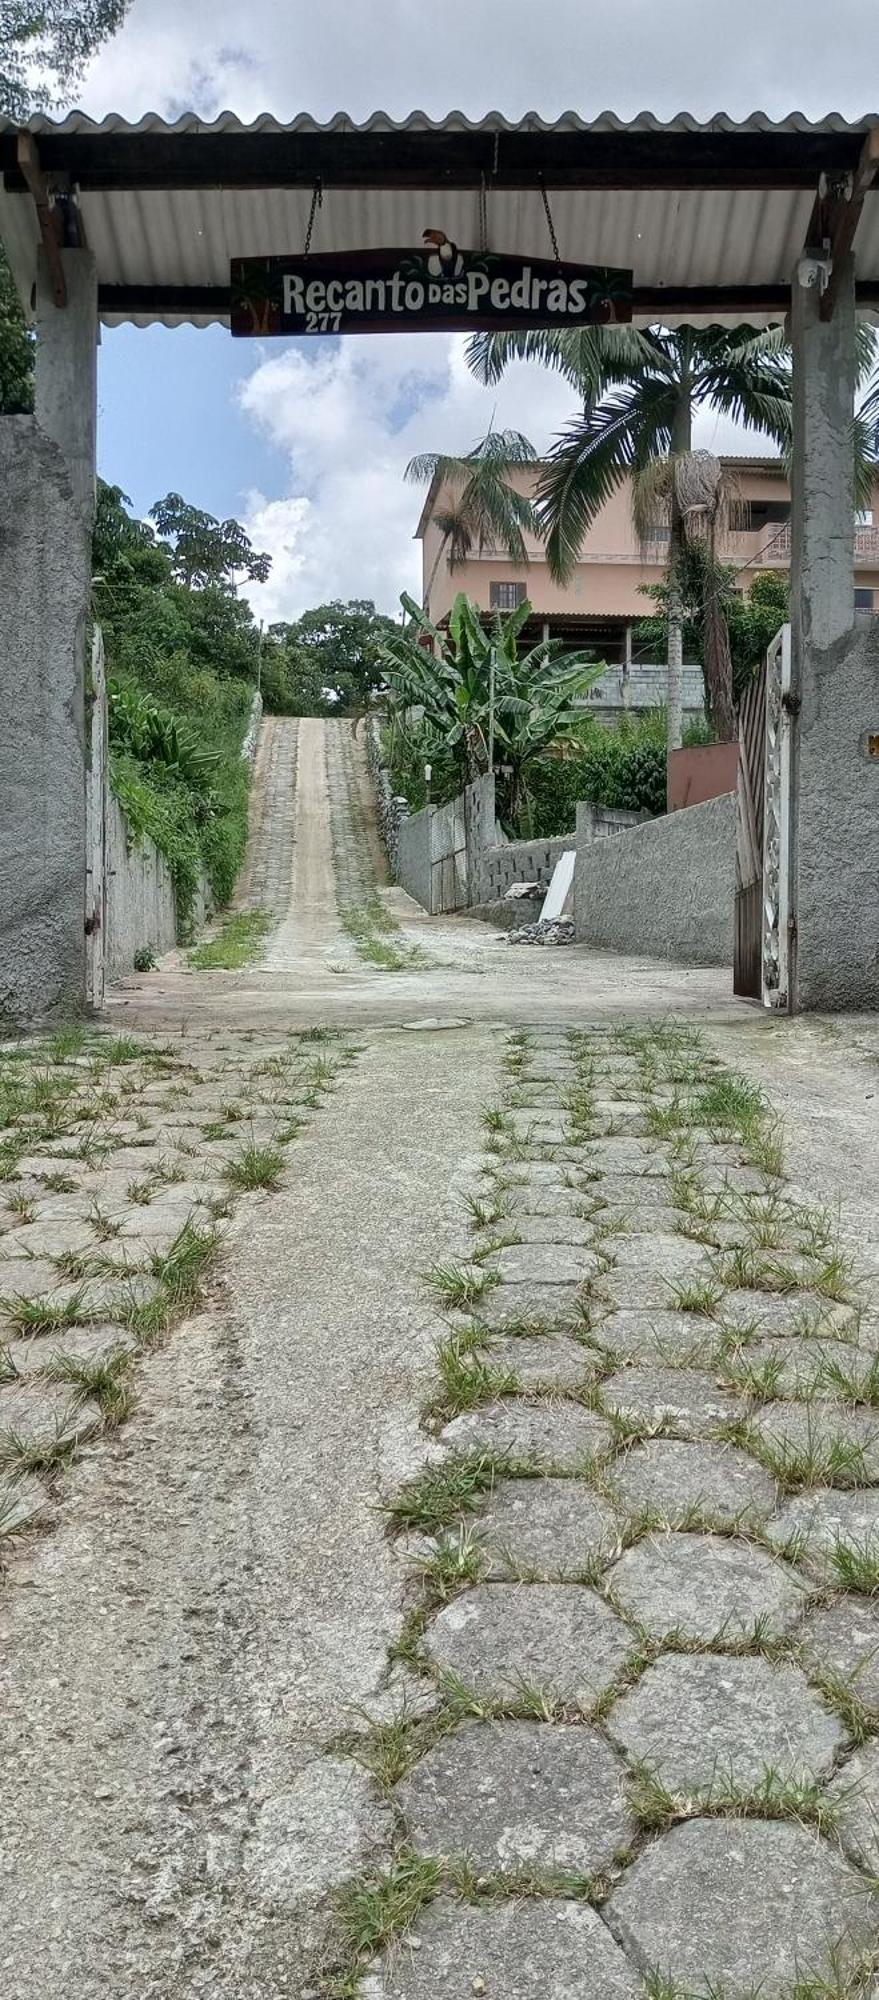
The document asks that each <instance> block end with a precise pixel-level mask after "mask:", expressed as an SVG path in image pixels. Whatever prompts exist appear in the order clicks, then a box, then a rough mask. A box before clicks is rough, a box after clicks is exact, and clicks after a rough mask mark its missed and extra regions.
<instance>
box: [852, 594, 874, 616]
mask: <svg viewBox="0 0 879 2000" xmlns="http://www.w3.org/2000/svg"><path fill="white" fill-rule="evenodd" d="M873 595H874V593H873V591H872V590H856V591H855V610H856V611H872V609H873Z"/></svg>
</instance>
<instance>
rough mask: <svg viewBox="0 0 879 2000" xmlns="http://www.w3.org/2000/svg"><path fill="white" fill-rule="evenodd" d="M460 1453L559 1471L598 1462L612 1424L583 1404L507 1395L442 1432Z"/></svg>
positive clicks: (452, 1423)
mask: <svg viewBox="0 0 879 2000" xmlns="http://www.w3.org/2000/svg"><path fill="white" fill-rule="evenodd" d="M441 1436H442V1440H443V1443H444V1444H449V1445H454V1447H455V1449H456V1451H492V1452H496V1453H498V1454H499V1455H500V1454H508V1455H509V1456H510V1457H512V1458H514V1459H525V1460H528V1461H529V1462H531V1463H533V1464H535V1465H544V1466H546V1467H547V1468H548V1469H552V1468H553V1467H555V1468H556V1469H557V1470H558V1471H560V1472H579V1471H582V1470H583V1469H584V1468H588V1467H589V1466H590V1465H592V1464H594V1463H595V1461H596V1459H598V1458H600V1457H601V1455H602V1453H604V1452H606V1451H607V1450H608V1448H609V1446H610V1444H611V1442H612V1432H611V1428H610V1425H609V1424H608V1423H605V1421H604V1419H603V1418H602V1417H596V1416H594V1415H593V1413H592V1411H591V1410H584V1409H583V1407H582V1404H580V1403H565V1402H562V1401H556V1402H533V1403H529V1402H526V1401H525V1400H524V1398H523V1397H519V1396H506V1397H504V1398H503V1399H502V1400H501V1401H499V1402H496V1403H483V1404H482V1405H481V1407H480V1408H479V1409H478V1410H468V1411H466V1413H465V1414H464V1415H463V1416H460V1417H453V1418H452V1421H451V1423H450V1424H446V1426H445V1429H444V1430H443V1431H442V1433H441Z"/></svg>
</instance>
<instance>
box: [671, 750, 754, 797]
mask: <svg viewBox="0 0 879 2000" xmlns="http://www.w3.org/2000/svg"><path fill="white" fill-rule="evenodd" d="M668 761H669V785H668V797H669V811H670V812H680V811H681V809H682V807H684V806H700V805H702V804H704V801H705V800H706V799H721V798H723V796H724V793H726V792H734V791H735V789H736V785H737V784H738V773H739V746H738V744H737V743H700V744H698V745H695V746H694V747H693V749H691V750H673V751H672V753H671V756H670V758H669V760H668Z"/></svg>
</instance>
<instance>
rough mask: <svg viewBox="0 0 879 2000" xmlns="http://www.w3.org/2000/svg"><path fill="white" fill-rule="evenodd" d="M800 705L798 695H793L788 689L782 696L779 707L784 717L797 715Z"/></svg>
mask: <svg viewBox="0 0 879 2000" xmlns="http://www.w3.org/2000/svg"><path fill="white" fill-rule="evenodd" d="M802 705H803V704H802V701H801V699H800V696H799V695H798V694H794V693H793V692H792V690H791V689H790V688H788V691H787V693H786V694H783V695H782V697H781V706H782V708H783V709H784V712H785V714H786V715H799V712H800V709H801V708H802Z"/></svg>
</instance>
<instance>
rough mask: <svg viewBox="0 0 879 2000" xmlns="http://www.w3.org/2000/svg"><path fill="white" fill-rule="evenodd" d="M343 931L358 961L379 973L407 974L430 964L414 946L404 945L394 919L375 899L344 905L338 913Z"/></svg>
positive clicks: (400, 929) (374, 897)
mask: <svg viewBox="0 0 879 2000" xmlns="http://www.w3.org/2000/svg"><path fill="white" fill-rule="evenodd" d="M339 918H340V922H341V925H342V929H343V931H345V932H346V934H347V936H348V937H349V938H351V940H352V942H353V944H354V945H355V946H356V949H357V952H358V955H359V957H360V958H362V959H365V961H366V963H367V965H375V966H378V968H379V970H380V971H382V972H409V971H413V970H415V969H416V968H417V967H418V966H424V965H429V964H430V959H429V958H428V957H427V955H426V953H425V952H423V951H422V950H421V948H420V946H419V945H417V944H407V942H406V939H405V937H404V935H403V931H402V928H401V926H400V925H399V924H398V922H397V919H396V917H395V916H394V915H393V914H392V912H391V911H390V910H389V909H388V908H387V906H386V904H384V903H383V902H382V899H381V897H380V896H378V895H375V894H373V895H371V896H368V897H367V898H366V899H365V901H363V902H362V903H346V904H345V906H344V908H343V909H342V910H340V912H339Z"/></svg>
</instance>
